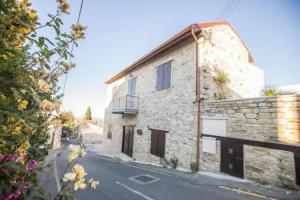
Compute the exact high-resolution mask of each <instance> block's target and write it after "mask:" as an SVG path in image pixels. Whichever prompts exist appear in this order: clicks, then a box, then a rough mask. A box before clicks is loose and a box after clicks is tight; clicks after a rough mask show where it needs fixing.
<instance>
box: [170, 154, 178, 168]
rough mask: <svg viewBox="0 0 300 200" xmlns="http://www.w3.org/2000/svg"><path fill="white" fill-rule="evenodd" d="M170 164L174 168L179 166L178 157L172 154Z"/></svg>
mask: <svg viewBox="0 0 300 200" xmlns="http://www.w3.org/2000/svg"><path fill="white" fill-rule="evenodd" d="M170 165H171V167H172V168H173V169H176V168H177V166H178V158H176V156H172V158H171V159H170Z"/></svg>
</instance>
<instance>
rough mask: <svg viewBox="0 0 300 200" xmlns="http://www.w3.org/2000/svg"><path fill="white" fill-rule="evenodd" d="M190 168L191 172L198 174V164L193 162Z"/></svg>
mask: <svg viewBox="0 0 300 200" xmlns="http://www.w3.org/2000/svg"><path fill="white" fill-rule="evenodd" d="M190 167H191V171H192V173H196V172H197V165H196V162H194V161H193V162H191V163H190Z"/></svg>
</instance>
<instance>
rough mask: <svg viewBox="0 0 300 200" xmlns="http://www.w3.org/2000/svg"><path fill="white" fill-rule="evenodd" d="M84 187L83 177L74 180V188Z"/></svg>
mask: <svg viewBox="0 0 300 200" xmlns="http://www.w3.org/2000/svg"><path fill="white" fill-rule="evenodd" d="M85 188H86V184H85V182H84V179H80V180H78V181H76V182H75V184H74V190H75V191H76V190H78V189H85Z"/></svg>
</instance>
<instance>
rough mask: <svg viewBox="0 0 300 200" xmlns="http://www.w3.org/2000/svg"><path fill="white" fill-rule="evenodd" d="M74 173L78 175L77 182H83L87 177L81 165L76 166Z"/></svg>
mask: <svg viewBox="0 0 300 200" xmlns="http://www.w3.org/2000/svg"><path fill="white" fill-rule="evenodd" d="M73 172H74V173H75V174H76V180H81V179H83V177H84V176H85V175H87V173H85V169H84V168H83V166H82V165H79V164H76V165H74V167H73Z"/></svg>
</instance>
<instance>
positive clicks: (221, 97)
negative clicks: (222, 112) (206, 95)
mask: <svg viewBox="0 0 300 200" xmlns="http://www.w3.org/2000/svg"><path fill="white" fill-rule="evenodd" d="M214 98H215V100H225V99H226V96H225V94H224V92H217V93H215V94H214Z"/></svg>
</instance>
